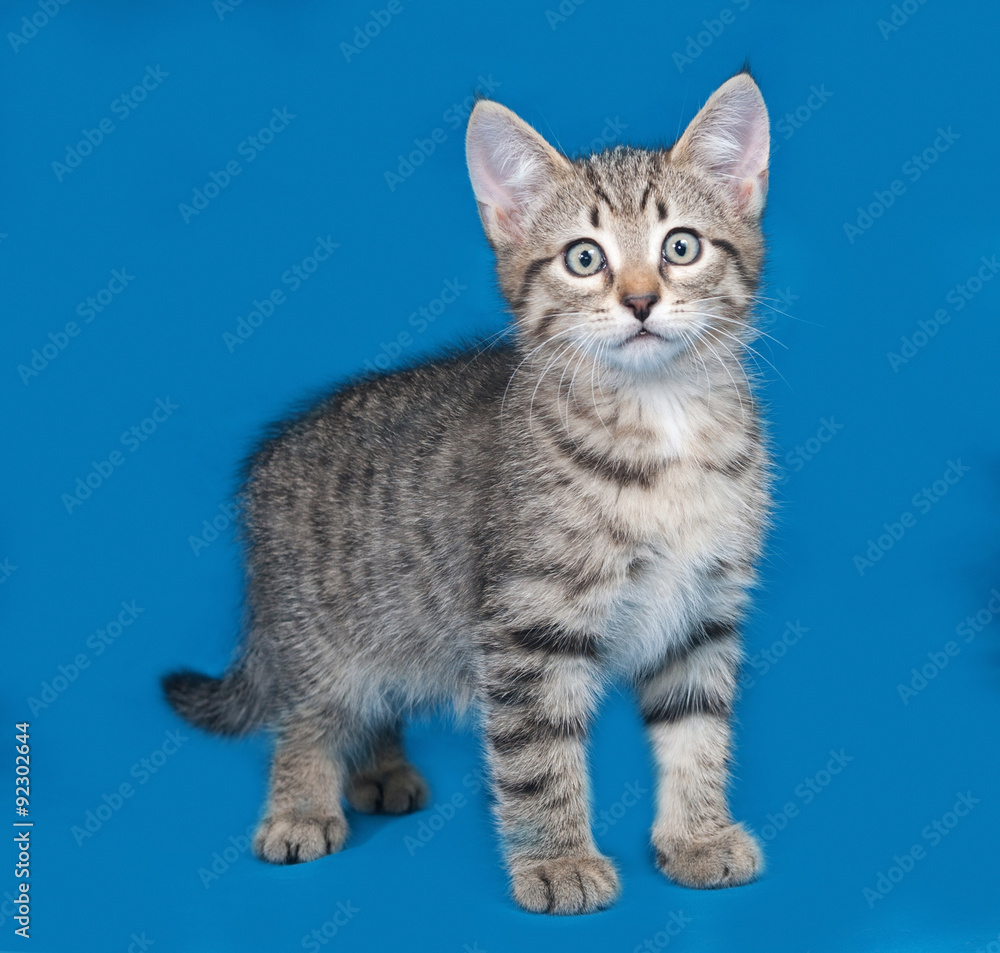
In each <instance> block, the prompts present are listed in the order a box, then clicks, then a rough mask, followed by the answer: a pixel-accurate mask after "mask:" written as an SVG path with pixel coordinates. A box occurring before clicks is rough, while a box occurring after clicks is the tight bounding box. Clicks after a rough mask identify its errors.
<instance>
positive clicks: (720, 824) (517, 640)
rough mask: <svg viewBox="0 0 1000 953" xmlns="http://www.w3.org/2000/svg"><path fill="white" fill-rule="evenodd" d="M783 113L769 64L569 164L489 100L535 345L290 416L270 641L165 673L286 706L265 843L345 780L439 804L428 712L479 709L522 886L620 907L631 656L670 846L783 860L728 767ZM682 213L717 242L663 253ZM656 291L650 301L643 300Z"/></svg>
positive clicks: (267, 851) (270, 569) (487, 210)
mask: <svg viewBox="0 0 1000 953" xmlns="http://www.w3.org/2000/svg"><path fill="white" fill-rule="evenodd" d="M766 126H767V116H766V111H765V110H764V107H763V101H762V100H761V98H760V94H759V92H758V91H757V87H756V85H755V84H754V83H753V81H752V80H751V79H750V77H749V76H748V75H747V74H740V75H738V76H736V77H734V79H732V80H730V81H729V82H728V83H726V84H725V85H724V86H723V87H721V88H720V90H718V91H717V92H716V93H715V94H714V95H713V97H712V98H711V99H710V100H709V102H708V103H707V104H706V106H705V108H704V109H703V110H702V111H701V113H699V115H698V116H697V117H696V118H695V120H694V121H693V122H692V124H691V126H690V127H689V129H688V131H687V132H686V133H685V135H684V136H683V137H682V138H681V140H679V141H678V143H677V144H675V146H674V147H673V148H672V149H670V150H653V151H644V150H639V149H631V148H625V147H618V148H615V149H613V150H611V151H608V152H604V153H600V154H596V155H592V156H589V157H586V158H582V159H577V160H569V159H567V158H565V157H564V156H562V155H560V154H559V153H557V152H556V151H555V150H554V149H552V148H551V147H550V146H549V145H548V144H547V143H545V141H544V140H543V139H542V138H541V137H540V136H538V134H537V133H535V132H534V130H532V129H531V128H530V127H528V126H527V125H526V124H525V123H523V122H522V121H521V120H520V119H518V118H517V117H516V116H514V115H513V113H510V112H509V111H507V110H505V109H504V108H503V107H501V106H499V105H497V104H496V103H490V102H487V101H483V102H480V103H479V104H478V105H477V107H476V109H475V111H474V113H473V115H472V117H471V119H470V124H469V133H468V157H469V170H470V175H471V178H472V183H473V188H474V191H475V193H476V199H477V202H478V204H479V209H480V212H481V215H482V219H483V224H484V227H485V230H486V233H487V237H488V238H489V240H490V242H491V244H492V246H493V248H494V250H495V252H496V257H497V270H498V275H499V279H500V284H501V287H502V288H503V291H504V294H505V295H506V297H507V299H508V301H509V302H510V304H511V307H512V309H513V311H514V312H515V315H516V326H515V334H514V339H513V343H512V344H509V345H504V346H496V347H492V348H488V349H485V350H483V351H479V352H475V353H466V354H457V355H455V356H453V357H451V358H448V359H445V360H440V361H437V362H434V363H430V364H425V365H421V366H417V367H412V368H409V369H406V370H402V371H399V372H397V373H394V374H390V375H386V376H381V377H375V378H371V379H367V380H362V381H360V382H358V383H355V384H352V385H350V386H347V387H344V388H341V389H340V390H338V391H336V392H335V393H333V394H331V395H330V396H329V397H328V398H326V399H325V400H323V401H321V402H320V403H318V404H317V405H316V406H314V407H312V408H310V409H309V410H308V411H306V412H305V413H303V414H301V415H300V416H298V417H296V418H293V419H291V420H288V421H285V422H284V423H283V424H282V425H281V426H280V427H279V428H278V429H277V430H276V431H275V432H274V433H273V434H272V436H270V437H269V438H268V439H267V440H266V441H265V442H264V443H263V444H262V445H261V447H260V448H259V449H258V451H257V452H256V453H255V454H254V455H253V457H252V459H251V461H250V463H249V466H248V469H247V476H246V481H245V484H244V489H243V494H242V509H243V513H244V535H245V540H246V546H247V593H248V620H249V621H248V626H247V633H246V644H245V651H244V654H243V656H242V658H241V661H240V663H239V664H238V665H237V666H236V667H235V668H234V669H233V670H232V672H230V673H229V674H228V675H227V676H226V677H225V678H224V679H222V680H215V679H206V678H204V677H199V676H195V675H193V674H192V673H182V674H180V675H178V676H171V677H170V678H168V679H167V680H166V681H165V688H166V690H167V694H168V697H169V699H170V701H171V703H172V704H173V705H174V707H175V708H176V709H177V710H178V711H179V712H181V713H182V714H183V715H185V716H186V717H187V718H188V719H189V720H191V721H192V722H194V723H196V724H199V725H201V726H203V727H205V728H207V729H209V730H214V731H219V732H224V733H241V732H245V731H248V730H250V729H252V728H253V727H255V726H258V725H267V726H269V727H271V728H272V729H274V731H275V732H276V735H277V747H276V752H275V756H274V766H273V770H272V781H271V795H270V799H269V803H268V806H267V810H266V813H265V817H264V820H263V821H262V822H261V826H260V829H259V831H258V834H257V838H256V841H255V846H256V850H257V853H258V854H259V855H260V856H261V857H263V858H264V859H266V860H269V861H272V862H277V863H286V862H295V861H302V860H308V859H311V858H314V857H318V856H322V855H323V854H325V853H328V852H331V851H334V850H337V849H338V848H339V847H340V846H341V844H342V843H343V840H344V838H345V836H346V833H347V823H346V819H345V816H344V811H343V806H342V795H343V796H346V797H347V799H348V801H349V803H350V804H351V806H352V807H354V808H355V809H357V810H364V811H385V812H392V813H397V812H404V811H408V810H415V809H418V808H420V807H421V806H422V805H423V804H424V803H426V800H427V797H428V793H427V788H426V785H425V784H424V782H423V780H422V779H421V778H420V776H419V774H418V773H417V772H416V769H414V768H413V767H412V766H411V765H410V764H409V763H408V762H407V761H406V759H405V755H404V753H403V748H402V740H401V734H400V727H399V726H400V724H401V721H402V719H404V718H405V717H406V715H407V714H408V713H410V712H412V711H414V710H418V709H425V708H427V707H428V706H438V705H450V706H453V707H454V708H456V709H458V710H459V711H462V710H465V709H468V708H470V707H472V708H474V709H475V710H476V711H478V712H479V713H480V715H481V718H482V722H483V730H484V738H485V746H486V755H487V759H488V763H489V768H490V771H491V774H492V778H493V785H494V794H495V803H496V816H497V820H498V824H499V828H500V831H501V834H502V839H503V844H504V850H505V856H506V861H507V864H508V868H509V871H510V875H511V882H512V889H513V893H514V896H515V898H516V900H517V901H518V903H520V905H521V906H523V907H524V908H525V909H528V910H535V911H547V912H552V913H579V912H586V911H589V910H595V909H598V908H600V907H602V906H605V905H607V904H608V903H610V902H611V901H612V900H613V899H614V897H615V896H616V894H617V891H618V880H617V875H616V873H615V870H614V868H613V866H612V865H611V863H610V862H609V861H608V860H607V859H606V858H604V857H602V856H601V855H600V854H599V852H598V850H597V847H596V845H595V843H594V840H593V836H592V834H591V830H590V824H589V803H588V782H587V777H586V770H585V762H586V753H585V752H586V741H587V735H588V732H589V730H590V726H591V719H592V714H593V712H594V709H595V706H596V703H597V701H598V699H599V698H600V696H601V694H602V692H603V691H604V690H605V688H606V686H607V685H608V684H609V683H610V682H611V681H613V680H615V679H626V680H630V681H632V682H633V683H634V684H635V686H636V690H637V694H638V698H639V707H640V710H641V713H642V716H643V719H644V720H645V722H646V725H647V730H648V732H649V736H650V739H651V743H652V747H653V751H654V754H655V756H656V759H657V763H658V765H659V775H660V779H659V794H658V813H657V820H656V824H655V827H654V831H653V842H654V846H655V850H656V855H657V859H658V862H659V864H660V866H661V867H662V868H663V869H664V871H665V872H666V873H667V874H668V875H669V876H671V877H673V878H674V879H675V880H677V881H678V882H680V883H685V884H689V885H692V886H719V885H723V884H727V883H739V882H743V881H745V880H748V879H750V878H751V877H752V876H753V875H754V874H755V872H756V870H757V869H758V868H759V864H760V855H759V851H758V850H757V848H756V845H755V842H754V841H753V840H752V838H750V836H749V835H748V834H747V833H746V832H745V831H744V830H743V829H742V828H741V827H739V826H738V825H734V824H733V823H732V821H731V819H730V817H729V814H728V809H727V807H726V799H725V786H726V779H727V765H728V759H729V748H730V740H729V727H728V725H729V717H730V714H731V712H732V706H733V697H734V692H735V686H736V670H737V666H738V662H739V654H740V653H739V639H738V626H739V622H740V619H741V618H742V616H743V614H744V612H745V609H746V605H747V591H748V588H749V587H750V586H751V585H752V583H753V566H754V564H755V562H756V560H757V558H758V555H759V552H760V546H761V538H762V532H763V529H764V526H765V523H766V519H767V513H768V507H769V504H768V493H767V466H768V463H767V458H766V452H765V447H764V440H763V437H762V429H761V424H760V422H759V420H758V411H757V405H756V403H755V400H754V396H753V393H752V389H751V386H750V381H749V378H748V377H747V375H746V373H745V371H744V368H743V361H744V358H745V357H746V348H747V346H748V343H749V341H750V340H752V337H753V331H752V328H751V326H750V323H749V320H750V312H751V305H752V302H753V296H754V294H755V291H756V287H757V282H758V280H759V275H760V268H761V262H762V254H763V247H762V238H761V234H760V215H761V212H762V210H763V201H764V191H765V188H766V180H767V176H766V172H767V151H766V149H767V146H766V144H767V128H766ZM675 229H685V230H687V231H688V232H690V233H692V234H694V235H695V236H697V238H698V240H699V241H700V246H701V252H700V255H699V256H698V258H697V259H695V260H694V261H693V262H692V263H691V264H684V265H676V264H671V263H669V262H668V261H667V260H666V259H665V258H664V257H663V256H662V254H661V249H662V247H663V243H664V239H665V236H666V235H667V234H668V233H669V232H671V231H672V230H675ZM581 239H587V240H588V241H591V242H594V243H597V244H598V245H599V246H600V248H601V249H602V250H603V253H604V256H605V261H606V267H604V268H603V269H602V270H601V271H599V272H597V273H595V274H593V275H587V276H583V277H581V276H578V275H576V274H573V273H572V272H571V271H570V269H569V267H568V265H567V262H566V258H565V252H566V249H567V248H569V247H570V246H571V245H572V244H573V243H574V242H576V241H579V240H581ZM630 296H640V297H641V298H642V300H643V301H646V302H651V303H650V304H649V305H648V307H646V306H645V305H644V308H645V310H643V312H642V313H641V317H640V316H639V315H640V313H639V312H638V311H632V310H630V306H629V305H628V301H627V300H626V299H628V300H632V298H630ZM649 296H655V300H653V298H651V297H649ZM640 330H641V331H643V332H644V333H642V334H639V331H640Z"/></svg>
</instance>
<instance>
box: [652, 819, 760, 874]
mask: <svg viewBox="0 0 1000 953" xmlns="http://www.w3.org/2000/svg"><path fill="white" fill-rule="evenodd" d="M653 846H654V847H655V848H656V863H657V866H658V867H659V868H660V870H662V871H663V872H664V873H665V874H666V875H667V876H668V877H669V878H670V879H671V880H672V881H674V883H677V884H680V885H681V886H684V887H701V888H713V887H737V886H739V885H740V884H745V883H750V881H751V880H754V879H755V878H756V877H757V876H759V874H760V873H761V871H762V870H763V869H764V856H763V854H762V853H761V849H760V845H759V844H758V843H757V840H756V839H755V838H754V837H753V835H752V834H750V833H749V832H748V831H747V830H746V829H745V828H744V827H743V826H742V825H741V824H731V825H730V826H729V827H724V828H722V829H721V830H719V831H716V832H715V833H714V834H708V835H703V836H701V837H697V838H674V837H664V836H657V835H656V834H654V835H653Z"/></svg>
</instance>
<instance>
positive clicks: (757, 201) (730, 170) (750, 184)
mask: <svg viewBox="0 0 1000 953" xmlns="http://www.w3.org/2000/svg"><path fill="white" fill-rule="evenodd" d="M675 149H676V150H677V152H678V153H679V155H680V156H681V157H682V158H683V159H684V160H686V161H687V162H690V163H691V164H692V165H694V166H700V167H701V168H702V169H704V170H705V171H706V172H709V173H710V174H712V175H714V176H718V177H719V178H721V179H723V180H724V181H725V184H726V185H727V186H728V187H729V190H730V193H731V195H732V197H733V201H734V202H735V203H736V205H737V207H738V208H739V209H740V210H741V211H743V212H745V213H750V212H752V211H754V210H755V209H759V208H760V207H762V205H763V200H764V195H765V194H766V192H767V164H768V157H769V153H770V129H769V125H768V117H767V107H766V106H765V105H764V100H763V97H762V96H761V95H760V90H759V89H758V88H757V85H756V83H754V82H753V80H752V79H750V77H749V76H747V75H744V74H741V75H739V76H734V77H733V78H732V79H731V80H729V81H728V82H727V83H724V84H723V85H722V86H721V87H719V89H717V90H716V91H715V92H714V93H713V94H712V96H711V97H710V98H709V101H708V102H707V103H706V104H705V106H704V107H703V108H702V110H701V112H699V113H698V115H697V116H695V118H694V119H693V120H692V122H691V124H690V125H689V126H688V128H687V130H686V131H685V133H684V135H683V136H681V138H680V141H679V142H678V143H677V146H676V147H675Z"/></svg>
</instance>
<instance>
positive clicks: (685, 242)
mask: <svg viewBox="0 0 1000 953" xmlns="http://www.w3.org/2000/svg"><path fill="white" fill-rule="evenodd" d="M700 254H701V242H700V241H698V236H697V235H695V234H694V233H693V232H686V231H684V229H678V230H677V231H675V232H671V233H670V234H669V235H668V236H667V238H666V241H664V243H663V260H664V261H669V262H670V264H672V265H690V264H691V262H693V261H694V260H695V259H696V258H697V257H698V256H699V255H700Z"/></svg>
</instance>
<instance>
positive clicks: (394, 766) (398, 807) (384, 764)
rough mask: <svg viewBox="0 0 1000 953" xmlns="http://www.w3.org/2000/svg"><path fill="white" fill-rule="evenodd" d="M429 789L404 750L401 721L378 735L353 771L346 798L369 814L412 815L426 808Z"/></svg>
mask: <svg viewBox="0 0 1000 953" xmlns="http://www.w3.org/2000/svg"><path fill="white" fill-rule="evenodd" d="M429 798H430V789H429V788H428V787H427V782H426V781H425V780H424V779H423V777H421V775H420V772H419V771H417V769H416V768H415V767H414V766H413V765H412V764H410V762H409V761H407V759H406V754H405V752H404V751H403V739H402V730H401V728H400V726H399V725H398V724H395V725H392V726H391V727H387V728H384V729H383V730H381V731H380V732H379V733H378V734H377V735H376V737H375V739H374V742H373V744H372V749H371V754H370V755H369V757H368V759H367V760H366V761H364V762H363V763H361V764H360V765H359V766H358V767H357V768H355V769H354V771H353V772H352V773H351V777H350V781H349V782H348V785H347V801H348V803H349V804H350V805H351V807H353V808H354V810H356V811H363V812H364V813H366V814H409V813H410V812H411V811H419V810H420V809H421V808H422V807H425V806H426V804H427V801H428V800H429Z"/></svg>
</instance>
